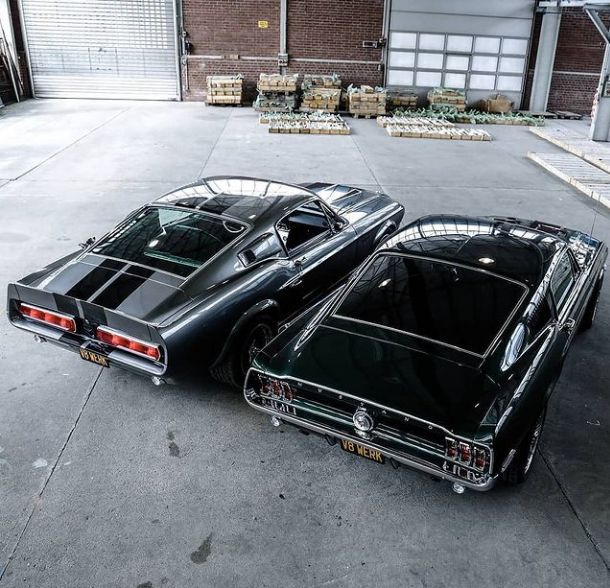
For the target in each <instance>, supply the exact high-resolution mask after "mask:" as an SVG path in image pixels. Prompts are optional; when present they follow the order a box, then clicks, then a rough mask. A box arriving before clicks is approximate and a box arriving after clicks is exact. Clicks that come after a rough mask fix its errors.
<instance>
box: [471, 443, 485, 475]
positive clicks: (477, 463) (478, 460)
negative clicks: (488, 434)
mask: <svg viewBox="0 0 610 588" xmlns="http://www.w3.org/2000/svg"><path fill="white" fill-rule="evenodd" d="M488 463H489V459H488V457H487V451H485V449H481V448H480V447H475V448H474V461H473V463H472V465H473V466H474V467H475V469H477V470H479V471H481V472H483V471H485V470H486V469H487V465H488Z"/></svg>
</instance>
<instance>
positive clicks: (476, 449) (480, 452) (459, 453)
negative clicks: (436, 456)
mask: <svg viewBox="0 0 610 588" xmlns="http://www.w3.org/2000/svg"><path fill="white" fill-rule="evenodd" d="M445 459H447V460H448V461H450V462H452V463H454V464H457V465H459V466H466V467H469V468H472V469H474V470H476V471H477V472H481V473H485V472H487V471H488V470H489V467H490V465H491V451H490V449H489V448H488V447H486V446H484V445H479V444H477V443H473V442H472V441H466V440H464V439H455V438H453V437H449V436H446V437H445Z"/></svg>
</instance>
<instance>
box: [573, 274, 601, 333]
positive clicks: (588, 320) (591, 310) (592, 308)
mask: <svg viewBox="0 0 610 588" xmlns="http://www.w3.org/2000/svg"><path fill="white" fill-rule="evenodd" d="M603 283H604V274H602V275H601V276H600V277H599V278H598V280H597V284H595V289H594V290H593V294H592V296H591V300H589V304H587V308H586V309H585V314H584V315H583V317H582V320H581V321H580V328H579V331H580V332H581V333H582V332H583V331H588V330H589V329H590V328H591V327H592V326H593V323H594V322H595V315H596V314H597V305H598V303H599V297H600V294H601V291H602V284H603Z"/></svg>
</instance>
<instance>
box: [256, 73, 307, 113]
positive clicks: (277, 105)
mask: <svg viewBox="0 0 610 588" xmlns="http://www.w3.org/2000/svg"><path fill="white" fill-rule="evenodd" d="M297 82H298V75H297V74H294V75H281V74H264V73H262V74H260V76H259V79H258V84H257V86H256V87H257V89H258V97H257V98H256V100H255V102H254V108H255V109H256V110H258V111H259V112H292V111H293V110H295V108H296V94H297Z"/></svg>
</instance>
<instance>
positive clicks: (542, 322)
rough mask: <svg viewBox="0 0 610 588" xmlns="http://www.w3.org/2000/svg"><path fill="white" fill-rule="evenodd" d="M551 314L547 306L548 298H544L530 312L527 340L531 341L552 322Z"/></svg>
mask: <svg viewBox="0 0 610 588" xmlns="http://www.w3.org/2000/svg"><path fill="white" fill-rule="evenodd" d="M552 318H553V313H552V312H551V307H550V305H549V300H548V297H547V296H545V297H544V298H543V299H542V300H541V302H540V303H539V304H538V305H537V306H536V308H535V309H534V310H533V311H532V313H531V314H530V316H529V319H528V321H527V326H528V331H529V333H528V335H529V336H528V339H529V341H530V342H531V341H533V340H534V339H535V338H536V337H537V336H538V334H539V333H540V331H542V330H543V329H544V328H545V327H546V326H547V325H548V324H549V323H550V322H551V320H552Z"/></svg>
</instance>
